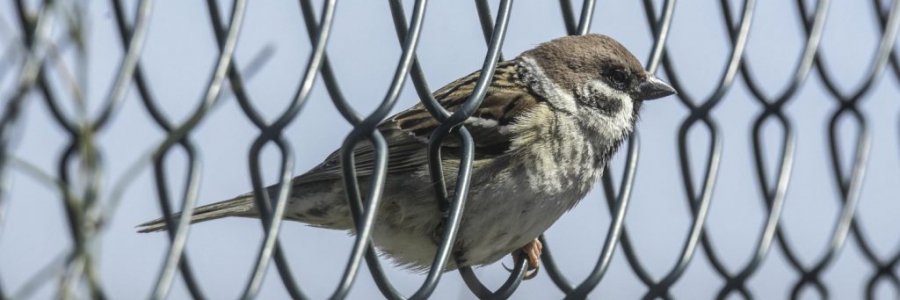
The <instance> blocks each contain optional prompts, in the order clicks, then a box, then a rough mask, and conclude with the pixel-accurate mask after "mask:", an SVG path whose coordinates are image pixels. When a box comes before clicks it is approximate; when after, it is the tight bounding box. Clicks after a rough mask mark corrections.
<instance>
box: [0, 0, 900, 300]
mask: <svg viewBox="0 0 900 300" xmlns="http://www.w3.org/2000/svg"><path fill="white" fill-rule="evenodd" d="M313 2H314V1H311V0H300V1H298V2H296V3H295V2H284V3H274V2H272V3H270V2H253V3H250V1H246V0H234V1H214V0H210V1H206V2H200V1H196V3H194V2H185V3H181V2H171V1H152V0H135V1H120V0H110V1H109V2H104V1H53V0H44V1H30V2H29V1H10V2H8V3H2V4H0V97H2V99H3V103H2V114H0V182H2V188H0V218H3V222H2V223H0V226H2V228H3V230H2V236H0V298H2V299H7V298H10V299H21V298H41V297H58V298H124V297H128V298H133V297H146V296H148V295H149V296H150V297H151V298H166V297H170V296H172V297H192V298H198V299H202V298H220V297H223V296H224V295H228V296H229V297H233V295H234V293H237V295H238V296H239V297H241V298H268V297H290V298H295V299H306V298H323V297H330V298H334V299H342V298H347V297H350V298H360V299H367V298H378V297H385V298H391V299H405V298H411V299H424V298H474V297H477V298H483V299H495V298H533V299H546V298H566V299H583V298H587V297H593V298H614V299H621V298H644V299H655V298H664V299H670V298H688V299H697V298H717V299H724V298H730V297H741V298H745V299H750V298H762V299H771V298H791V299H799V298H805V297H813V298H821V299H827V298H835V299H846V298H848V297H849V298H854V299H860V298H866V299H887V298H896V297H900V278H898V261H900V249H898V248H897V247H896V244H897V241H898V237H900V221H898V220H900V217H898V216H900V202H898V201H897V197H896V195H897V194H898V190H897V189H896V187H895V185H896V182H898V180H900V179H898V178H900V172H898V169H900V164H898V162H900V160H898V156H897V153H898V151H900V148H898V143H897V131H896V128H897V126H898V123H897V118H896V112H897V110H898V109H900V107H898V105H897V103H898V102H897V101H895V100H896V99H897V94H898V93H897V87H898V86H900V85H898V82H897V81H898V79H900V61H898V57H897V55H896V54H895V52H894V48H895V45H896V44H897V43H896V37H897V33H898V29H900V3H897V2H898V1H878V0H873V1H871V2H865V3H863V2H859V1H843V2H840V1H829V0H819V1H803V0H798V1H796V2H795V3H794V2H788V1H783V2H781V3H774V2H775V1H771V2H773V3H757V1H755V0H744V1H743V2H739V1H725V0H722V1H721V2H720V3H715V2H714V1H707V2H709V3H705V2H704V3H695V2H687V1H683V2H678V3H677V4H676V1H674V0H665V1H653V0H645V1H643V2H642V3H639V2H634V3H627V2H612V1H610V2H609V3H607V2H597V1H590V0H585V1H584V2H581V3H577V2H571V1H569V0H561V1H559V2H558V3H555V2H554V3H539V2H535V3H525V2H523V1H519V2H517V3H515V5H514V1H512V0H500V1H495V2H488V1H485V0H476V1H474V3H463V2H459V3H456V2H450V1H444V2H441V3H438V2H437V1H431V2H429V1H425V0H416V1H405V2H404V1H399V0H388V1H387V3H381V2H377V1H372V2H364V3H358V2H354V3H352V4H351V3H350V2H342V3H341V4H338V3H337V1H335V0H323V1H315V3H313ZM432 2H433V3H432ZM738 2H739V3H738ZM832 2H834V3H832ZM844 2H846V3H844ZM832 32H833V34H832ZM588 33H605V34H609V35H612V36H614V37H616V38H618V39H620V40H623V41H624V43H625V44H626V45H628V46H629V48H630V49H631V50H632V51H634V52H635V53H636V54H637V55H638V56H643V57H645V58H646V59H645V60H644V61H643V63H644V66H645V67H646V69H647V70H648V71H649V72H651V73H655V74H657V75H658V76H660V77H662V78H665V79H667V81H669V82H671V84H672V85H673V86H674V87H675V88H676V89H677V90H678V91H679V93H678V95H677V96H676V97H677V100H675V99H669V100H665V101H668V103H661V104H657V102H654V103H653V104H652V105H650V104H648V107H647V108H645V115H644V116H643V118H642V120H641V121H640V125H639V130H638V131H639V133H637V134H635V135H634V136H633V137H632V138H631V139H629V140H628V141H627V142H626V144H625V145H626V146H625V147H623V148H622V149H621V150H620V151H619V153H618V154H617V157H616V159H615V160H614V163H613V164H612V165H611V166H609V167H607V170H606V171H605V173H604V174H605V175H604V177H603V179H602V183H601V184H600V185H597V188H596V189H595V191H594V192H593V193H592V194H590V195H589V196H588V200H586V201H585V202H588V203H589V204H582V205H580V206H579V207H576V208H575V209H574V210H573V212H571V213H570V214H569V215H567V216H564V217H563V219H562V220H561V221H560V222H559V223H560V224H557V228H552V229H551V230H550V231H548V232H547V233H546V234H545V236H541V241H542V242H543V244H544V247H545V248H544V252H543V256H542V257H541V262H542V269H541V271H540V272H541V273H539V277H538V278H536V279H535V280H532V281H524V282H523V276H524V274H525V273H526V266H527V261H526V259H525V258H524V256H519V257H518V258H517V259H515V260H514V261H513V262H512V265H511V266H512V267H510V269H509V272H507V271H504V270H503V269H501V268H499V264H495V265H492V266H489V267H485V268H482V269H474V270H473V269H472V268H468V267H465V268H462V269H460V270H459V271H453V272H449V273H443V272H439V271H437V270H442V269H444V266H446V265H447V264H448V263H449V262H450V261H452V260H454V259H456V258H455V257H454V256H453V252H452V247H453V244H452V243H453V240H454V238H455V234H456V231H457V229H458V228H459V224H460V222H461V220H462V219H463V218H465V216H464V214H463V213H462V208H463V207H464V205H465V202H466V197H465V196H466V195H467V193H468V184H467V182H468V180H469V179H468V178H469V175H470V173H471V172H472V169H471V165H472V160H473V158H474V154H473V138H472V136H471V134H470V133H469V131H468V129H467V127H466V126H460V125H461V124H462V123H463V122H464V121H465V120H466V119H467V118H468V117H469V116H470V115H471V114H472V113H473V110H474V108H476V107H477V106H478V105H479V104H480V103H481V101H482V99H483V98H484V97H485V93H486V84H487V83H488V81H489V79H490V78H491V77H492V76H491V74H493V73H494V71H495V69H496V67H497V64H498V63H499V62H501V61H503V60H505V59H506V58H508V57H512V56H513V55H514V53H518V52H519V51H521V50H524V49H528V48H530V47H531V46H533V45H534V44H536V43H539V42H542V41H545V40H548V39H550V38H553V37H556V36H563V35H584V34H588ZM754 44H756V45H761V46H755V45H754ZM513 50H516V51H515V52H514V51H513ZM756 53H759V54H756ZM504 54H505V56H504ZM456 64H459V66H457V65H456ZM479 66H480V70H481V74H482V75H481V76H480V77H479V78H478V86H477V87H476V88H475V90H474V91H473V93H472V95H471V96H470V97H469V98H468V100H467V101H466V102H465V103H464V104H462V105H461V106H460V108H459V109H457V110H455V111H447V110H445V109H443V108H442V107H441V106H440V105H439V104H438V102H437V100H436V99H435V98H434V96H432V93H433V92H434V87H436V86H439V85H438V84H440V83H443V82H449V81H451V80H452V79H454V78H457V77H459V76H461V75H464V74H467V73H468V72H471V71H473V70H475V69H477V68H478V67H479ZM438 79H440V80H438ZM406 82H409V83H410V84H409V85H405V83H406ZM429 82H430V84H429ZM844 82H852V83H851V84H845V83H844ZM847 86H849V88H848V87H847ZM772 87H774V88H778V89H779V90H775V91H776V92H773V91H772ZM380 93H383V94H380ZM198 96H199V99H198V98H197V97H198ZM416 101H419V102H421V103H422V104H423V105H425V106H426V107H428V108H429V111H430V112H432V114H433V117H434V118H436V119H438V120H439V121H440V122H441V126H439V127H438V128H437V129H436V130H435V131H434V132H433V133H432V134H431V142H432V143H430V144H429V145H430V146H429V147H431V149H438V147H440V146H439V144H438V143H434V142H435V141H440V140H441V139H444V138H456V139H458V140H459V141H460V145H461V146H460V147H459V151H460V153H459V163H460V166H462V167H461V168H460V170H459V174H457V175H456V176H457V178H458V179H457V180H458V183H457V184H455V185H453V186H452V188H449V189H448V187H447V186H445V184H444V182H445V181H444V180H443V179H442V178H441V177H442V176H443V175H444V174H442V173H441V172H432V174H431V175H432V177H433V178H432V179H433V180H434V182H435V184H434V186H433V187H423V188H427V189H433V190H434V192H435V193H436V195H437V199H441V201H438V202H439V203H435V205H438V206H439V207H441V208H442V209H443V211H444V213H445V214H444V220H443V223H442V224H443V226H442V228H443V231H442V235H441V236H440V239H439V240H440V241H441V242H440V243H439V245H438V251H437V252H436V253H435V256H434V263H433V265H432V268H431V270H432V271H430V272H427V273H415V272H407V271H405V270H402V269H399V268H395V267H393V266H391V265H390V264H389V263H386V260H384V259H383V258H381V257H379V255H378V252H377V250H376V249H375V248H374V247H373V246H372V245H371V243H370V236H371V234H372V230H373V227H372V220H374V218H375V209H374V208H375V207H377V206H378V205H379V203H380V201H381V200H382V198H383V197H382V195H381V193H380V191H381V189H380V188H375V187H380V186H382V185H383V184H384V176H385V172H386V164H387V157H388V154H389V153H388V152H387V151H388V148H387V147H386V145H385V143H384V137H382V136H381V134H380V133H379V132H378V131H377V130H376V127H375V126H376V125H377V124H378V123H379V122H381V121H382V120H384V119H385V118H386V117H388V116H389V115H390V114H391V113H392V112H395V111H397V109H399V108H402V107H403V106H405V105H412V104H414V103H415V102H416ZM654 106H656V107H654ZM328 143H331V144H330V145H329V146H326V145H325V144H328ZM337 143H340V145H338V144H337ZM360 143H372V144H373V145H374V154H373V155H374V156H375V157H376V159H375V164H374V170H372V174H374V175H373V176H371V177H370V179H369V180H367V181H366V182H360V181H359V180H357V177H356V176H354V175H351V174H354V172H355V167H354V164H353V160H352V159H344V160H343V162H344V163H343V165H342V168H343V171H344V184H345V187H346V190H347V201H349V203H350V207H351V210H352V215H353V218H354V222H355V224H356V225H355V226H356V230H355V231H356V233H357V234H356V235H354V236H353V237H349V238H348V237H346V236H343V235H341V236H328V234H329V233H321V232H319V231H321V229H307V228H301V227H299V226H294V225H293V224H289V223H290V222H284V221H285V219H284V213H285V209H286V204H287V203H288V202H289V195H290V188H291V187H290V182H291V181H290V179H291V178H292V177H293V176H296V175H298V174H299V173H298V172H303V171H305V170H306V168H308V167H311V166H312V165H314V164H315V163H317V162H318V161H320V160H321V159H322V158H323V156H316V155H315V154H322V155H324V154H327V152H325V151H327V150H330V149H331V148H329V147H331V146H332V145H333V146H335V147H341V149H342V151H341V152H340V153H341V155H345V154H346V155H345V156H346V157H347V158H350V157H352V150H351V149H353V148H354V147H355V146H356V145H358V144H360ZM348 150H351V151H348ZM435 153H437V151H435ZM201 162H202V163H201ZM429 166H430V169H431V170H441V169H442V168H441V161H440V158H439V155H438V156H434V155H433V156H431V157H430V160H429ZM271 184H275V187H274V188H273V189H270V190H267V188H266V186H268V185H271ZM361 186H363V187H365V186H367V187H369V188H361ZM250 188H252V191H253V195H254V201H255V204H256V206H257V207H260V208H261V209H260V215H261V225H262V227H261V228H262V231H259V230H258V229H257V228H260V227H256V225H255V224H254V225H250V224H248V223H252V222H251V221H248V220H241V221H229V222H230V223H229V222H224V223H222V224H223V225H219V226H218V227H217V226H215V225H203V226H189V222H188V221H189V215H190V212H192V211H193V209H194V208H195V207H196V206H197V204H198V203H207V202H211V201H214V200H219V199H224V198H227V197H229V196H233V195H235V194H236V193H240V192H245V191H246V189H250ZM242 189H244V190H242ZM510 201H514V199H510ZM629 208H631V209H630V210H629ZM177 211H184V212H187V214H182V215H180V216H177V215H176V216H174V217H171V216H172V214H173V213H174V212H177ZM158 214H162V215H165V216H170V217H166V219H165V223H166V225H167V226H168V227H169V229H170V230H168V231H167V233H166V234H159V235H138V234H137V233H135V232H134V229H133V228H132V226H133V225H136V224H138V223H139V222H140V221H143V220H144V219H146V218H150V217H152V216H154V215H158ZM232 225H233V226H232ZM317 230H319V231H317ZM189 231H190V232H192V234H190V235H189ZM330 241H337V242H330ZM316 249H317V250H316ZM188 250H190V251H188ZM317 255H318V257H335V259H331V260H330V261H328V259H324V260H323V261H318V260H317V259H316V256H317ZM506 264H509V262H507V263H506ZM235 274H237V275H235ZM457 274H459V276H457ZM148 288H149V290H148ZM311 291H312V292H311ZM226 292H227V294H226Z"/></svg>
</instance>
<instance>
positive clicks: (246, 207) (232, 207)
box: [137, 194, 257, 232]
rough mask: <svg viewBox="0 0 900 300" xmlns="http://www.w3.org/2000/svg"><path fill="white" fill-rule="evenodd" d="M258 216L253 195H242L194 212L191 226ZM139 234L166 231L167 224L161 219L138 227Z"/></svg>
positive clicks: (177, 214) (179, 215) (176, 214)
mask: <svg viewBox="0 0 900 300" xmlns="http://www.w3.org/2000/svg"><path fill="white" fill-rule="evenodd" d="M256 214H257V210H256V207H255V206H254V204H253V195H252V194H250V195H241V196H238V197H237V198H234V199H231V200H225V201H222V202H217V203H213V204H208V205H204V206H201V207H198V208H196V209H195V210H194V215H193V216H191V224H193V223H199V222H205V221H209V220H215V219H220V218H224V217H232V216H237V217H252V216H255V215H256ZM179 217H181V213H180V212H179V213H175V214H173V215H172V218H173V219H178V218H179ZM137 228H138V232H154V231H163V230H166V229H167V228H166V222H165V220H164V219H163V218H159V219H156V220H153V221H150V222H147V223H144V224H141V225H138V226H137Z"/></svg>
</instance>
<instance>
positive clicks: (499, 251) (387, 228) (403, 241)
mask: <svg viewBox="0 0 900 300" xmlns="http://www.w3.org/2000/svg"><path fill="white" fill-rule="evenodd" d="M521 180H522V182H520V181H519V180H514V179H509V178H502V179H499V178H498V179H495V180H493V181H492V182H491V183H489V184H487V185H483V186H478V187H473V189H472V190H470V193H469V197H468V200H467V201H466V207H465V210H464V213H463V219H462V221H461V224H460V228H459V233H458V235H457V240H456V243H455V246H454V252H455V253H454V255H453V257H451V259H450V261H449V262H448V270H452V269H456V268H457V267H458V266H457V265H456V263H455V262H454V259H455V258H456V256H459V264H460V266H475V265H483V264H489V263H493V262H495V261H497V260H499V259H501V258H503V257H504V256H505V255H507V254H509V253H511V252H513V251H515V250H516V249H518V248H520V247H522V246H524V245H525V244H527V243H528V242H530V241H532V240H534V239H535V238H537V237H538V236H539V235H540V234H541V233H543V232H544V231H545V230H547V228H549V227H550V226H551V225H552V224H553V223H554V222H556V220H557V219H559V217H560V216H561V215H562V214H563V213H564V212H565V211H566V210H567V209H568V208H569V207H571V203H572V202H574V201H577V200H579V199H581V196H583V195H576V194H577V193H566V192H563V193H554V194H553V195H548V194H546V193H543V192H541V191H538V190H535V189H533V188H532V187H530V186H529V185H527V184H526V182H524V181H525V180H527V179H526V178H521ZM428 192H429V194H430V192H431V191H430V190H429V191H428ZM391 194H394V193H391ZM394 195H397V194H394ZM416 196H418V197H422V196H423V194H421V193H410V194H406V195H405V196H399V197H395V198H394V199H390V200H389V199H385V200H386V201H388V203H386V204H385V206H384V208H383V209H382V211H381V212H380V213H379V214H380V215H381V216H382V217H380V218H379V221H378V222H376V224H375V226H376V228H375V229H374V231H373V233H372V234H373V241H374V243H375V245H376V246H377V247H378V248H379V249H380V250H381V251H382V252H384V253H385V254H387V255H388V256H389V257H391V258H392V260H393V261H394V262H396V263H398V265H401V266H404V267H408V268H410V269H418V270H423V271H424V270H427V269H428V268H429V267H430V266H431V263H432V260H433V259H434V256H435V253H436V250H437V245H436V244H435V238H434V236H435V235H434V232H435V229H436V228H438V227H439V226H440V225H439V224H440V213H439V211H438V206H437V203H436V202H434V200H433V197H430V196H429V197H427V198H431V199H427V200H425V199H421V198H420V199H411V197H416ZM423 200H425V201H423ZM438 235H439V233H438Z"/></svg>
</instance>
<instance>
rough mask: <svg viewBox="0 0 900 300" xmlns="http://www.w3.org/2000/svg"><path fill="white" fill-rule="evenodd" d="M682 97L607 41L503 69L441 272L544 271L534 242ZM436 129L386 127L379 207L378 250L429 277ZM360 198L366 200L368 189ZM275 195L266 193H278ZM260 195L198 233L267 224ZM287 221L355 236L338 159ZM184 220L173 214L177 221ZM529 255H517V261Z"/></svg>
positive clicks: (473, 119)
mask: <svg viewBox="0 0 900 300" xmlns="http://www.w3.org/2000/svg"><path fill="white" fill-rule="evenodd" d="M480 75H481V72H480V71H475V72H473V73H471V74H469V75H468V76H465V77H462V78H459V79H457V80H455V81H453V82H451V83H450V84H448V85H446V86H444V87H442V88H440V89H438V90H437V91H435V92H434V93H433V96H434V98H435V99H437V100H438V102H439V103H440V104H441V105H442V106H443V107H444V108H445V109H447V110H449V111H454V110H456V109H458V108H459V107H461V106H462V105H463V104H464V103H465V102H466V100H467V99H468V98H469V96H470V95H471V94H472V93H473V91H474V90H475V86H476V82H477V81H478V78H479V76H480ZM673 94H677V92H676V90H675V89H674V88H673V87H672V86H671V85H669V84H667V83H666V82H664V81H662V80H661V79H659V78H657V77H656V76H655V75H653V74H651V73H649V72H647V71H646V70H644V68H643V66H642V64H641V63H640V61H639V60H638V59H637V58H635V56H634V55H633V54H632V53H631V52H630V51H629V50H628V49H626V48H625V46H623V45H622V44H621V43H619V42H618V41H616V40H615V39H613V38H611V37H609V36H606V35H601V34H588V35H581V36H566V37H560V38H556V39H553V40H550V41H547V42H544V43H541V44H538V45H537V46H535V47H534V48H532V49H530V50H527V51H524V52H522V53H521V54H520V55H519V56H517V57H516V58H514V59H511V60H506V61H501V62H499V63H498V64H497V67H496V70H495V72H494V74H493V77H492V78H491V81H490V84H489V86H488V87H487V92H486V94H485V96H484V98H483V101H482V102H481V103H480V106H479V107H478V108H477V109H476V110H475V111H474V113H473V114H472V115H471V116H470V117H469V118H468V119H466V121H465V122H464V126H465V127H466V128H467V129H468V130H469V132H470V133H471V135H472V137H473V140H474V146H475V150H474V159H473V163H472V170H471V179H470V180H471V181H470V188H469V194H468V198H467V199H468V200H467V202H466V204H465V208H464V210H463V215H462V220H461V222H460V224H459V231H458V235H457V237H456V242H455V243H454V244H453V245H452V247H453V248H452V251H453V254H454V257H455V259H451V260H450V261H449V262H448V263H447V266H446V269H445V270H444V271H452V270H456V269H458V268H461V267H478V266H483V265H488V264H491V263H494V262H496V261H498V260H500V259H502V258H503V257H505V256H506V255H510V254H512V255H514V256H515V255H525V256H527V261H528V270H529V271H530V273H529V274H528V275H526V278H531V277H533V274H536V273H537V270H538V268H539V263H540V261H539V260H540V256H541V253H542V248H543V246H542V245H541V243H540V241H539V240H538V237H539V236H540V235H541V234H542V233H544V231H546V230H547V229H548V228H549V227H550V226H551V225H552V224H553V223H555V222H556V221H557V220H558V219H559V218H560V217H561V216H562V215H563V214H564V213H565V212H567V211H568V210H570V209H572V208H573V207H575V205H576V204H578V203H579V201H581V200H582V199H583V198H585V196H586V195H587V193H588V192H589V191H590V190H591V189H592V188H593V187H594V185H595V183H596V182H597V181H599V179H600V178H601V176H602V175H603V170H604V168H605V167H606V165H607V163H608V162H609V161H610V158H611V157H612V156H613V154H615V153H616V151H617V150H618V149H619V147H620V146H621V145H622V143H623V141H624V140H626V139H627V138H628V137H629V136H630V135H631V134H632V133H633V132H634V129H635V124H636V122H637V120H638V114H639V112H640V110H641V107H642V105H643V103H644V101H648V100H653V99H659V98H663V97H666V96H670V95H673ZM439 125H440V121H438V120H437V119H435V118H434V117H433V116H432V115H431V114H430V113H429V111H428V110H427V109H426V108H425V106H424V105H422V104H421V103H419V104H416V105H414V106H412V107H411V108H409V109H406V110H404V111H402V112H400V113H398V114H396V115H393V116H391V117H389V118H387V119H386V120H384V121H383V122H381V123H380V124H379V125H378V127H377V130H378V131H380V133H381V134H382V135H383V136H384V138H385V140H386V142H387V148H388V164H387V176H386V178H385V181H384V189H383V200H382V203H381V204H380V206H379V207H378V211H377V215H376V220H375V222H374V227H373V229H372V233H371V237H372V239H371V241H372V243H373V244H374V246H375V247H376V248H377V249H378V250H379V252H380V253H381V254H382V255H384V256H387V257H389V258H390V260H391V261H392V262H393V263H394V264H396V265H397V266H398V267H401V268H405V269H409V270H413V271H421V272H425V271H428V270H429V269H430V267H431V263H432V260H433V259H434V255H435V252H436V251H437V247H438V245H439V239H440V235H441V232H442V226H443V224H442V216H444V213H443V212H442V211H441V209H440V208H439V205H438V199H437V196H436V195H435V192H434V188H433V183H432V179H431V176H430V172H429V166H428V142H429V136H430V134H431V133H432V131H433V130H434V129H435V128H437V127H438V126H439ZM440 147H441V149H440V151H441V158H442V165H443V166H442V168H443V171H444V174H445V181H446V184H447V187H448V189H450V190H452V189H453V188H454V187H455V184H456V175H457V172H458V169H459V149H460V142H459V141H458V140H457V139H455V138H447V139H444V140H443V141H441V145H440ZM354 158H355V161H356V173H357V177H358V178H359V179H360V181H361V182H367V181H365V180H367V179H368V178H370V176H371V175H372V173H373V169H374V161H375V155H374V147H373V146H372V145H371V143H368V142H365V143H362V144H361V145H360V146H358V147H357V148H356V149H355V152H354ZM361 188H363V190H362V192H363V195H365V193H366V192H367V189H366V188H367V187H365V186H364V185H363V186H362V187H361ZM276 191H277V188H276V187H275V186H270V187H269V188H268V192H269V193H270V194H271V195H274V194H275V192H276ZM253 197H254V196H253V194H252V193H247V194H243V195H240V196H237V197H235V198H233V199H230V200H226V201H222V202H218V203H213V204H209V205H205V206H200V207H198V208H196V209H195V210H194V213H193V215H192V217H191V223H196V222H204V221H210V220H215V219H220V218H224V217H248V218H259V210H258V209H257V208H256V206H255V202H254V198H253ZM287 201H288V202H287V206H286V208H285V211H284V215H283V217H284V219H285V220H290V221H299V222H303V223H306V224H308V225H311V226H314V227H321V228H327V229H336V230H344V231H348V232H350V233H351V234H352V233H354V230H355V225H354V222H353V218H352V215H351V210H350V206H349V203H348V201H347V199H346V194H345V190H344V182H343V180H342V171H341V162H340V154H339V151H335V152H333V153H332V154H331V155H330V156H328V157H327V158H326V159H325V160H324V161H323V162H322V163H321V164H319V165H318V166H316V167H314V168H312V169H310V170H309V171H308V172H306V173H304V174H302V175H299V176H297V177H295V178H293V179H292V180H291V193H290V196H289V198H288V200H287ZM178 216H179V215H178V214H176V215H175V217H178ZM166 229H167V227H166V224H165V222H164V219H163V218H159V219H156V220H153V221H150V222H146V223H143V224H141V225H138V231H139V232H153V231H162V230H166ZM520 250H521V252H520Z"/></svg>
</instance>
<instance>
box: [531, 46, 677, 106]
mask: <svg viewBox="0 0 900 300" xmlns="http://www.w3.org/2000/svg"><path fill="white" fill-rule="evenodd" d="M520 57H529V58H531V59H533V60H534V61H535V62H537V63H538V65H539V66H540V67H541V69H542V70H543V72H544V74H546V76H547V77H548V79H550V80H552V81H553V82H554V83H555V84H557V85H558V86H559V87H561V88H563V89H564V90H569V91H571V90H575V89H577V88H578V87H579V86H580V85H581V84H583V83H584V82H588V81H590V80H597V79H599V80H602V81H603V82H605V83H606V84H607V85H609V86H610V87H613V88H616V89H618V90H621V91H623V92H626V93H629V94H631V95H633V96H634V99H635V100H651V99H657V98H661V97H665V96H668V95H672V94H675V93H676V92H675V89H674V88H672V87H671V86H670V85H668V84H667V83H665V82H663V81H662V80H659V79H658V78H656V76H654V75H653V74H650V73H647V72H646V71H645V70H644V67H643V66H642V65H641V62H640V61H638V59H637V58H636V57H634V55H633V54H631V52H630V51H628V49H626V48H625V46H622V44H620V43H619V42H618V41H616V40H614V39H613V38H611V37H608V36H605V35H599V34H589V35H583V36H567V37H561V38H558V39H554V40H552V41H549V42H546V43H542V44H540V45H538V46H537V47H535V48H533V49H531V50H528V51H525V52H523V53H522V55H521V56H520Z"/></svg>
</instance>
